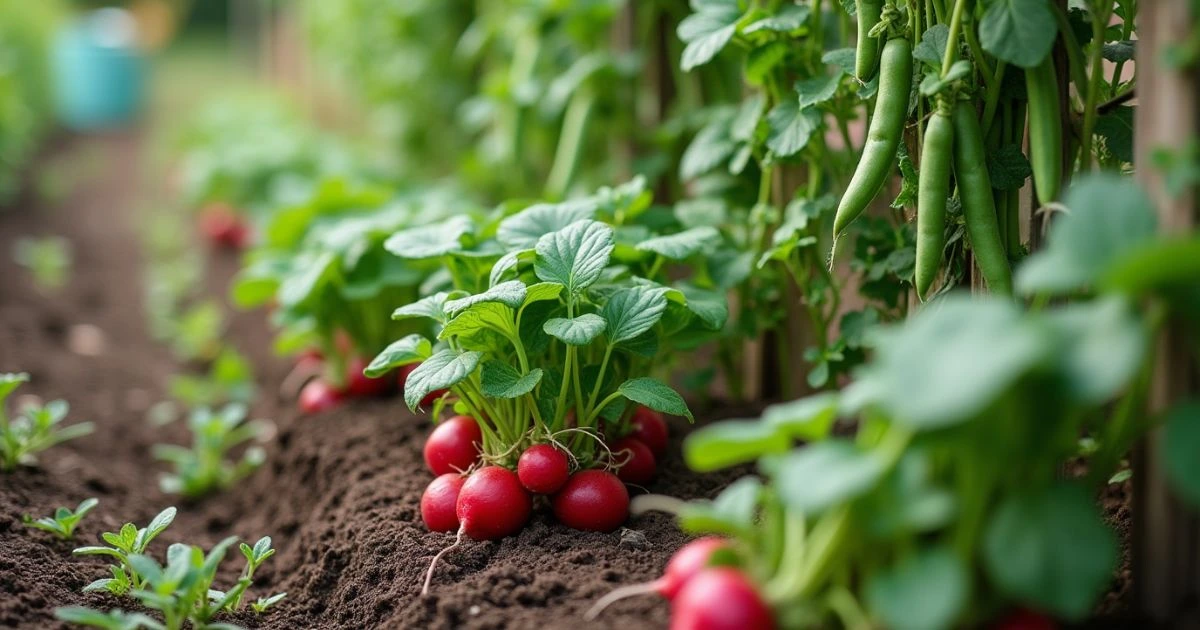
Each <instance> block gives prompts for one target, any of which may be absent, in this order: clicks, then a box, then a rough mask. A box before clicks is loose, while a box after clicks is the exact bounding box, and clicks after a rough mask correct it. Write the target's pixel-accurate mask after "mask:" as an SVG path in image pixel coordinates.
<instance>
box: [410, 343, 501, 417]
mask: <svg viewBox="0 0 1200 630" xmlns="http://www.w3.org/2000/svg"><path fill="white" fill-rule="evenodd" d="M482 356H483V354H482V353H480V352H462V353H459V352H455V351H453V350H450V349H445V350H439V351H437V352H436V353H434V355H433V356H431V357H429V358H428V359H426V360H425V361H424V362H423V363H421V365H418V366H417V368H416V369H415V370H413V371H412V373H411V374H409V375H408V380H406V381H405V382H404V402H405V403H406V404H407V405H408V408H409V409H412V410H414V411H415V410H416V409H417V408H418V407H419V406H420V405H421V400H422V399H424V398H425V397H426V396H428V395H429V394H430V393H431V392H434V391H437V390H439V389H449V388H450V387H452V386H454V385H457V384H458V383H459V382H461V381H462V380H463V379H465V378H467V377H468V376H470V375H471V373H472V372H474V371H475V368H476V367H478V366H479V361H480V359H481V358H482Z"/></svg>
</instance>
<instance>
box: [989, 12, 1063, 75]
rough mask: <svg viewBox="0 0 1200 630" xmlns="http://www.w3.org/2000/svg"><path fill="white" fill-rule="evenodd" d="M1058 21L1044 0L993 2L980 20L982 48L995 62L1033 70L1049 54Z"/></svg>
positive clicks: (1056, 31)
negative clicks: (993, 56)
mask: <svg viewBox="0 0 1200 630" xmlns="http://www.w3.org/2000/svg"><path fill="white" fill-rule="evenodd" d="M1057 34H1058V22H1056V21H1055V19H1054V12H1053V11H1051V9H1050V3H1049V2H1047V1H1046V0H995V1H994V2H992V3H991V4H990V5H989V6H988V8H987V10H986V11H984V13H983V18H982V19H981V20H980V21H979V41H980V43H981V44H982V45H983V49H984V50H986V51H988V52H989V53H991V54H993V55H995V56H996V57H997V58H998V59H1001V60H1003V61H1006V62H1008V63H1011V64H1014V65H1017V66H1020V67H1022V68H1032V67H1034V66H1036V65H1038V64H1039V63H1041V62H1042V60H1043V59H1045V58H1046V55H1048V54H1050V47H1051V46H1053V45H1054V37H1055V35H1057Z"/></svg>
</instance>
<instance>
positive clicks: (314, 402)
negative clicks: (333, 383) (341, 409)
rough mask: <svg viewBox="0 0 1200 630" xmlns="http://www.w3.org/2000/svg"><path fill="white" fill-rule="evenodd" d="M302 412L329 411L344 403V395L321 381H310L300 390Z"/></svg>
mask: <svg viewBox="0 0 1200 630" xmlns="http://www.w3.org/2000/svg"><path fill="white" fill-rule="evenodd" d="M299 402H300V410H301V411H303V412H304V413H317V412H321V411H328V410H330V409H333V408H334V407H336V406H338V405H339V404H340V403H341V402H342V395H341V394H340V393H338V391H337V390H336V389H334V388H333V387H330V385H329V383H326V382H325V381H323V380H321V379H315V380H311V381H309V382H308V383H307V384H305V385H304V388H303V389H301V390H300V401H299Z"/></svg>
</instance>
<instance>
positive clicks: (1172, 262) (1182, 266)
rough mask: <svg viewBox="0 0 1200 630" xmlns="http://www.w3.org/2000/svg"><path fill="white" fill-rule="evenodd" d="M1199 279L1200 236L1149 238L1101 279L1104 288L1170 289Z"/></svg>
mask: <svg viewBox="0 0 1200 630" xmlns="http://www.w3.org/2000/svg"><path fill="white" fill-rule="evenodd" d="M1196 278H1200V236H1193V237H1191V238H1175V239H1167V240H1157V241H1151V242H1148V243H1146V244H1144V245H1141V246H1139V247H1135V248H1133V249H1131V250H1130V251H1128V252H1126V253H1125V254H1124V255H1123V256H1121V258H1119V259H1118V260H1116V261H1115V262H1114V263H1113V264H1111V265H1109V268H1108V270H1107V272H1106V273H1105V274H1104V276H1103V277H1102V278H1101V279H1100V285H1101V286H1102V287H1104V288H1105V289H1107V290H1111V291H1121V292H1125V293H1131V294H1141V293H1145V292H1147V291H1170V290H1172V289H1178V288H1183V287H1188V286H1193V285H1194V284H1195V281H1196Z"/></svg>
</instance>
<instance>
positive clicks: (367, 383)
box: [345, 357, 392, 398]
mask: <svg viewBox="0 0 1200 630" xmlns="http://www.w3.org/2000/svg"><path fill="white" fill-rule="evenodd" d="M366 368H367V361H366V360H364V359H363V358H362V357H355V358H353V359H350V363H349V365H347V366H346V389H345V393H346V395H347V396H354V397H355V398H374V397H378V396H387V395H388V394H390V393H391V391H392V381H391V380H390V379H383V378H370V377H368V376H367V375H366V374H363V370H365V369H366Z"/></svg>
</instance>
